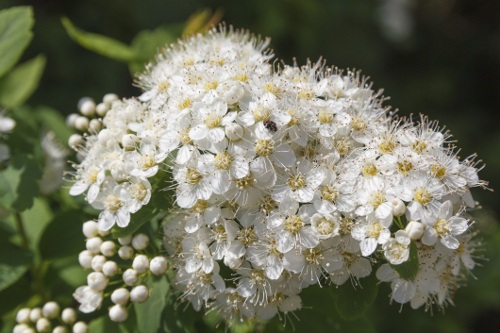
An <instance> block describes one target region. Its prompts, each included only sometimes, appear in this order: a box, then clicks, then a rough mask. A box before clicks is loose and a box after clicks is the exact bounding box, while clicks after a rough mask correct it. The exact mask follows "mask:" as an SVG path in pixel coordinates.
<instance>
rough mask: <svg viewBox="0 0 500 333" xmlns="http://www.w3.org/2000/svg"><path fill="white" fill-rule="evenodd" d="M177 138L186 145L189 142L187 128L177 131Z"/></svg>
mask: <svg viewBox="0 0 500 333" xmlns="http://www.w3.org/2000/svg"><path fill="white" fill-rule="evenodd" d="M179 140H180V141H181V143H182V145H187V144H190V143H191V137H190V136H189V129H188V128H184V129H182V130H181V131H180V132H179Z"/></svg>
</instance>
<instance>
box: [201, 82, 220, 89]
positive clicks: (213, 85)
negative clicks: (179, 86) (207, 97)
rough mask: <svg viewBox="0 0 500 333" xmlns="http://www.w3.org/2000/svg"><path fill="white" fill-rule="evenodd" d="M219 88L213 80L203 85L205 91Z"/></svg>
mask: <svg viewBox="0 0 500 333" xmlns="http://www.w3.org/2000/svg"><path fill="white" fill-rule="evenodd" d="M218 86H219V81H216V80H213V81H208V82H207V83H205V86H204V87H205V89H206V90H214V89H216V88H217V87H218Z"/></svg>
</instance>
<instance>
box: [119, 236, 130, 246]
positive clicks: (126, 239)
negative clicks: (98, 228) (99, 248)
mask: <svg viewBox="0 0 500 333" xmlns="http://www.w3.org/2000/svg"><path fill="white" fill-rule="evenodd" d="M131 242H132V235H128V236H125V237H119V238H118V243H120V244H121V245H129V244H130V243H131Z"/></svg>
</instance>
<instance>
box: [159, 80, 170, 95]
mask: <svg viewBox="0 0 500 333" xmlns="http://www.w3.org/2000/svg"><path fill="white" fill-rule="evenodd" d="M168 88H170V83H168V81H162V82H160V83H159V84H158V91H159V92H163V91H165V90H167V89H168Z"/></svg>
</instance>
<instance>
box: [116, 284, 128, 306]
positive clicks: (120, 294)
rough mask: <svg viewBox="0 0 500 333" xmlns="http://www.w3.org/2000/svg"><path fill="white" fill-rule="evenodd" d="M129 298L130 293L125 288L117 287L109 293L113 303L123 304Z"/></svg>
mask: <svg viewBox="0 0 500 333" xmlns="http://www.w3.org/2000/svg"><path fill="white" fill-rule="evenodd" d="M129 298H130V293H129V291H128V289H126V288H118V289H115V291H113V293H112V294H111V302H113V303H115V304H120V305H125V304H127V302H128V300H129Z"/></svg>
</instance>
